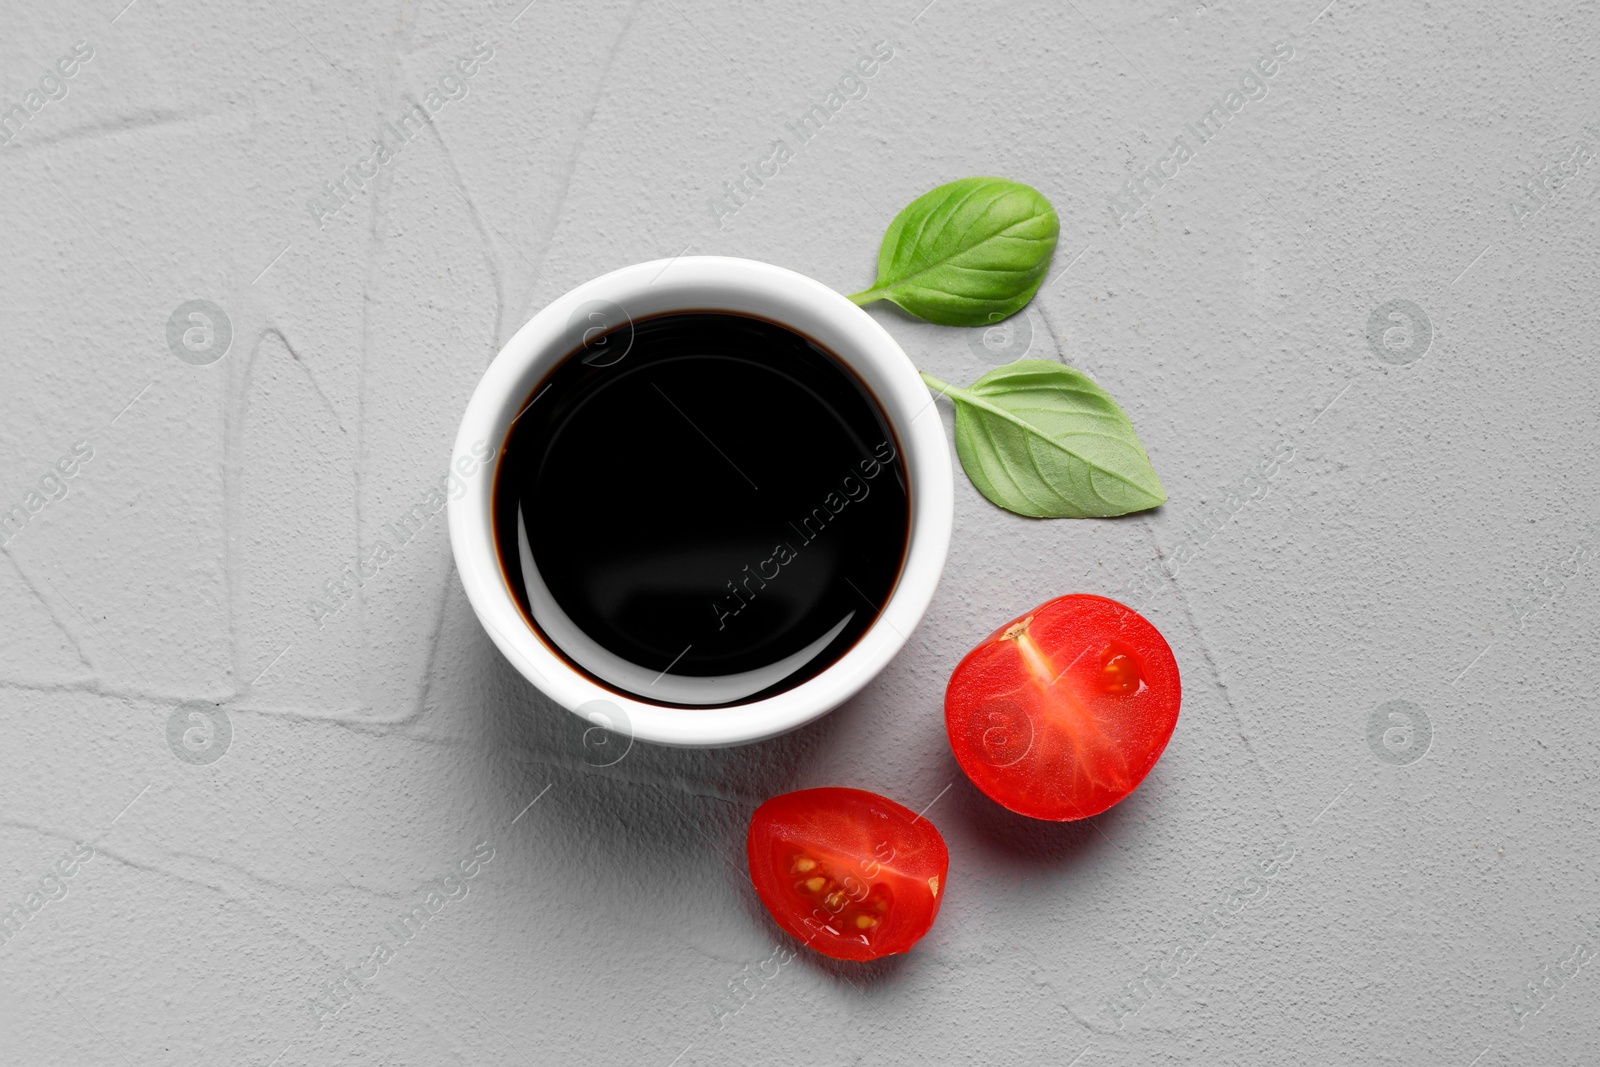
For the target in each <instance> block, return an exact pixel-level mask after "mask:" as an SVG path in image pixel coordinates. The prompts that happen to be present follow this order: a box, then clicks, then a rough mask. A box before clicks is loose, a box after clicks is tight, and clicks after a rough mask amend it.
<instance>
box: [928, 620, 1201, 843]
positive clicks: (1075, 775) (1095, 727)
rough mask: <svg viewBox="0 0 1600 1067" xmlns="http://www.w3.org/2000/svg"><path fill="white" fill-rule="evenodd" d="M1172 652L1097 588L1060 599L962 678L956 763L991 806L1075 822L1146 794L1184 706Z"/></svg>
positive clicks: (974, 656)
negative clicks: (1142, 790) (1095, 592)
mask: <svg viewBox="0 0 1600 1067" xmlns="http://www.w3.org/2000/svg"><path fill="white" fill-rule="evenodd" d="M1182 695H1183V692H1182V685H1181V683H1180V682H1179V678H1178V664H1177V661H1176V660H1174V659H1173V657H1172V649H1170V648H1169V647H1167V642H1166V640H1165V639H1164V638H1162V636H1161V634H1160V633H1159V632H1158V631H1157V630H1156V628H1155V627H1154V626H1152V625H1151V624H1150V622H1149V620H1147V619H1146V618H1145V617H1144V616H1143V615H1140V614H1139V613H1138V612H1136V611H1134V610H1133V609H1132V608H1129V607H1126V606H1125V605H1122V604H1119V603H1117V602H1116V601H1115V600H1108V599H1106V598H1105V597H1101V596H1092V595H1090V594H1087V593H1074V594H1072V595H1069V596H1063V597H1057V598H1055V599H1054V600H1050V601H1047V602H1046V603H1044V604H1041V605H1040V606H1039V607H1038V608H1036V609H1034V610H1033V611H1030V612H1029V613H1028V614H1027V615H1024V616H1021V617H1019V618H1016V619H1013V620H1011V621H1010V622H1008V623H1006V624H1005V625H1004V626H1001V627H1000V628H999V629H997V630H995V632H994V633H992V634H990V635H989V636H988V637H986V638H984V640H983V642H982V643H981V644H979V645H978V647H977V648H975V649H973V650H972V651H971V652H970V653H968V654H967V656H966V658H965V659H963V660H962V661H961V662H960V664H958V665H957V666H956V669H955V673H954V674H952V675H951V676H950V685H949V687H948V688H947V689H946V690H945V701H944V714H945V728H946V730H947V731H948V732H949V734H950V747H951V749H953V750H954V752H955V756H956V762H957V763H959V764H961V769H962V770H963V771H965V772H966V774H967V777H968V778H971V779H972V783H973V784H974V785H976V786H977V787H978V788H979V789H980V790H982V791H983V792H984V793H985V794H986V795H988V797H989V798H990V799H991V800H994V801H995V802H996V803H998V804H1000V805H1002V806H1004V807H1007V808H1009V809H1011V810H1012V811H1014V812H1017V813H1019V814H1021V815H1027V816H1029V817H1031V818H1035V819H1049V820H1052V821H1056V822H1064V821H1067V820H1070V819H1084V818H1088V817H1089V816H1091V815H1098V814H1099V813H1100V812H1102V811H1105V810H1106V809H1107V808H1109V807H1111V806H1112V805H1113V804H1115V803H1117V801H1119V800H1121V799H1122V798H1123V797H1125V796H1127V795H1128V794H1129V793H1131V792H1133V791H1134V790H1135V789H1137V788H1138V787H1139V783H1140V782H1142V781H1143V780H1144V777H1145V775H1147V774H1149V773H1150V768H1151V767H1154V766H1155V763H1156V760H1157V759H1159V758H1160V757H1161V753H1162V751H1163V750H1164V749H1165V748H1166V747H1167V741H1168V739H1169V738H1171V736H1172V729H1173V727H1174V726H1175V725H1177V722H1178V705H1179V703H1180V702H1181V700H1182Z"/></svg>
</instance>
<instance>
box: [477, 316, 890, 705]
mask: <svg viewBox="0 0 1600 1067" xmlns="http://www.w3.org/2000/svg"><path fill="white" fill-rule="evenodd" d="M907 485H908V480H907V477H906V470H905V464H904V461H903V460H902V458H901V456H900V453H899V446H898V445H897V443H896V439H895V436H894V434H893V432H892V431H891V430H890V428H889V424H888V420H887V419H886V418H885V417H884V415H883V412H882V410H881V409H880V408H879V406H878V404H877V402H876V401H875V400H874V399H873V397H872V395H871V393H870V392H869V391H868V390H867V388H866V387H865V386H864V385H863V384H862V383H861V381H860V380H859V379H858V378H857V377H856V376H855V374H854V373H853V372H852V371H850V370H849V369H848V368H847V367H846V366H845V365H844V364H843V363H842V362H841V361H840V360H839V359H838V357H836V356H834V355H833V354H832V353H830V352H828V351H827V350H826V349H824V348H823V347H821V346H820V345H818V344H816V343H815V342H814V341H812V340H810V339H809V338H807V337H804V336H802V335H801V334H799V333H796V332H794V331H792V330H790V329H788V328H787V327H784V326H781V325H778V324H777V323H773V322H769V321H767V320H765V319H760V318H755V317H752V316H747V315H740V314H733V313H728V312H712V311H691V312H677V313H672V314H664V315H658V316H654V317H650V318H643V319H639V320H637V321H635V322H632V323H629V324H627V325H626V326H623V327H621V328H619V329H615V330H611V331H608V332H605V333H597V334H596V335H595V336H593V337H590V338H589V339H588V341H587V342H586V343H585V344H584V345H583V346H582V347H581V348H579V349H578V350H576V351H575V352H573V353H571V354H570V355H568V356H567V357H566V358H565V359H564V360H563V361H562V362H561V363H560V364H559V365H558V366H557V367H556V368H555V370H554V371H552V372H551V373H550V374H549V375H548V376H547V377H546V378H545V380H544V381H543V382H541V383H540V384H539V385H538V387H536V388H535V390H534V391H533V392H532V394H530V397H529V399H528V401H526V402H525V404H524V408H523V411H522V414H521V415H519V416H518V417H517V419H516V421H515V422H514V423H513V424H512V427H511V431H510V433H509V434H508V436H507V439H506V442H505V446H504V451H503V454H502V457H501V460H500V462H499V464H497V471H496V480H495V490H494V512H495V541H496V547H497V551H498V552H499V556H500V562H501V566H502V568H503V570H504V572H505V575H506V580H507V582H508V583H509V585H510V587H511V589H512V592H513V593H514V595H515V596H516V598H517V600H518V602H519V604H520V605H521V607H522V610H523V612H524V614H525V615H526V616H527V618H528V619H529V621H530V623H532V625H533V626H534V627H535V629H537V630H538V631H539V632H540V633H541V634H542V635H543V636H544V638H545V640H546V642H547V643H548V644H550V645H551V647H552V648H554V649H555V650H556V651H557V652H558V653H559V654H560V655H562V657H563V658H565V659H566V660H567V661H568V662H570V663H572V664H573V666H575V667H576V668H578V669H579V670H580V671H582V672H583V673H585V674H587V675H589V676H590V677H591V678H593V679H594V680H596V681H597V682H599V683H600V684H602V685H604V686H606V687H608V688H610V689H612V690H615V691H619V692H623V693H627V694H630V695H633V696H636V697H638V698H640V699H643V700H647V701H650V702H652V703H659V704H683V705H699V706H715V705H725V704H733V703H741V702H745V701H749V700H754V699H759V698H761V697H766V696H771V695H773V694H776V693H780V692H783V691H784V690H787V689H790V688H793V687H794V686H796V685H799V684H800V683H802V682H804V681H805V680H807V679H808V678H811V677H814V676H815V675H816V674H818V673H819V672H821V671H822V670H824V669H826V668H827V667H828V666H829V665H830V664H832V663H834V662H836V661H837V660H838V659H839V658H840V657H841V656H842V655H844V653H845V652H846V651H848V650H849V648H850V647H851V646H852V645H853V644H854V643H855V641H856V640H857V639H858V638H859V637H860V636H861V635H862V634H863V633H864V632H865V631H866V630H867V628H868V627H870V626H871V624H872V623H873V621H874V620H875V619H876V618H877V616H878V613H879V612H880V611H881V610H882V608H883V606H884V604H885V603H887V601H888V599H889V596H890V594H891V593H892V592H893V590H894V586H895V582H896V580H897V579H898V577H899V574H900V570H901V566H902V564H903V562H904V559H905V554H906V547H907V541H908V537H909V531H910V501H909V496H908V491H907Z"/></svg>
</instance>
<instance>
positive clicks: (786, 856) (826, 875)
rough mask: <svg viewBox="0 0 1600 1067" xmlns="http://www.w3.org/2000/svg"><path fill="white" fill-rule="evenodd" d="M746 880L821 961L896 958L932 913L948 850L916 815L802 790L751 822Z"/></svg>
mask: <svg viewBox="0 0 1600 1067" xmlns="http://www.w3.org/2000/svg"><path fill="white" fill-rule="evenodd" d="M745 847H746V851H747V853H748V854H749V858H750V881H751V882H752V883H754V885H755V888H756V894H757V895H758V896H760V898H761V903H762V904H764V905H766V908H767V911H769V912H771V913H772V918H773V919H774V920H775V921H776V922H777V924H778V925H779V926H781V927H783V929H784V930H785V931H786V932H787V933H789V934H790V935H792V936H793V937H795V938H796V939H798V940H799V941H801V942H802V943H803V944H805V945H806V946H807V947H809V948H812V949H815V950H816V951H818V952H820V953H822V954H823V955H825V956H832V957H834V958H835V959H841V960H874V959H877V958H878V957H879V956H889V955H893V954H894V953H897V952H905V951H907V950H908V949H910V948H911V946H912V945H914V944H916V943H917V942H918V941H919V940H921V938H922V935H923V934H925V933H927V932H928V928H929V927H931V926H932V925H933V920H934V918H935V917H936V916H937V915H938V914H939V902H940V901H941V900H942V899H943V898H944V887H945V875H946V874H947V873H948V872H949V869H950V853H949V851H948V850H946V848H945V845H944V838H943V837H941V836H939V831H938V830H936V829H934V827H933V824H932V823H930V822H929V821H928V820H927V819H925V818H919V817H918V816H917V815H916V814H915V813H914V812H912V811H910V810H909V809H907V808H904V807H902V806H901V805H899V804H896V803H895V802H894V801H892V800H890V799H888V798H887V797H881V796H879V795H878V794H876V793H869V792H867V791H866V790H864V789H841V788H837V787H828V788H823V789H802V790H800V791H799V792H795V793H784V794H783V795H781V796H776V797H773V798H772V799H771V800H768V801H767V802H766V803H764V804H762V805H761V806H760V807H759V808H757V809H756V811H755V814H754V815H753V816H751V818H750V834H749V837H748V839H747V841H746V846H745Z"/></svg>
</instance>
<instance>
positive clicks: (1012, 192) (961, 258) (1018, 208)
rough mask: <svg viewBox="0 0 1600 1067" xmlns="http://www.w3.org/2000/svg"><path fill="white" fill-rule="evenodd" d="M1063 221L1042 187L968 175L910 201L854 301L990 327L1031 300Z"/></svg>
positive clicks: (948, 321)
mask: <svg viewBox="0 0 1600 1067" xmlns="http://www.w3.org/2000/svg"><path fill="white" fill-rule="evenodd" d="M1060 230H1061V224H1060V222H1059V221H1057V219H1056V212H1055V209H1054V208H1052V207H1051V206H1050V201H1048V200H1046V199H1045V198H1044V196H1043V195H1042V194H1041V193H1040V192H1039V191H1038V190H1037V189H1033V188H1030V187H1028V186H1026V185H1022V184H1020V183H1018V182H1013V181H1007V180H1006V179H1005V178H962V179H961V180H960V181H954V182H951V183H950V184H949V185H941V186H939V188H937V189H934V190H933V191H932V192H928V193H924V194H922V195H921V196H919V197H917V198H916V199H915V200H913V201H911V203H910V204H909V205H907V206H906V209H905V210H904V211H902V212H900V214H898V215H896V216H895V218H894V221H893V222H892V223H890V224H889V230H888V232H887V233H885V234H884V235H883V247H882V248H881V249H880V250H879V251H878V280H877V283H876V284H874V285H873V287H872V288H871V289H867V290H864V291H863V292H859V293H856V294H855V295H854V296H852V297H851V298H850V299H851V300H854V301H855V302H856V303H857V304H870V303H872V302H873V301H875V300H892V301H894V302H895V303H896V304H899V305H900V306H901V307H903V308H905V309H906V310H907V311H909V312H911V314H913V315H916V316H918V317H919V318H924V319H927V320H928V321H930V322H937V323H939V324H940V325H942V326H988V325H991V324H993V323H996V322H999V321H1000V320H1001V319H1004V318H1008V317H1010V316H1011V315H1014V314H1016V313H1017V312H1018V311H1021V310H1022V309H1023V308H1024V307H1026V306H1027V304H1028V301H1030V300H1032V299H1033V294H1034V293H1036V292H1038V290H1039V283H1040V282H1042V281H1044V275H1045V270H1046V268H1048V267H1049V265H1050V254H1051V253H1052V252H1054V251H1055V250H1056V235H1057V234H1058V233H1059V232H1060Z"/></svg>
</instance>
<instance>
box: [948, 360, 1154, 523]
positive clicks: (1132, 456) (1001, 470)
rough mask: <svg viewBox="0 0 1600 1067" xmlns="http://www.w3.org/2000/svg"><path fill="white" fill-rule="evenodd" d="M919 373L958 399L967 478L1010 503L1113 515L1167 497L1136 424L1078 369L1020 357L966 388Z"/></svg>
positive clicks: (1052, 513) (1063, 515) (1048, 513)
mask: <svg viewBox="0 0 1600 1067" xmlns="http://www.w3.org/2000/svg"><path fill="white" fill-rule="evenodd" d="M922 380H923V381H925V382H927V383H928V385H929V386H931V387H932V388H934V389H937V390H938V391H939V392H941V393H944V394H945V395H946V396H948V397H949V398H950V399H951V400H952V401H954V402H955V406H956V453H957V454H958V455H959V456H960V457H961V466H962V467H963V468H965V469H966V472H967V477H969V478H971V479H972V484H974V485H976V486H977V487H978V489H979V491H980V492H982V493H983V495H984V496H986V497H988V498H989V499H990V500H992V501H994V502H995V503H996V504H999V505H1000V506H1001V507H1003V508H1005V509H1007V510H1008V511H1014V512H1016V513H1017V514H1019V515H1029V516H1032V517H1034V518H1047V519H1083V518H1107V517H1109V516H1112V515H1126V514H1128V513H1129V512H1132V511H1143V510H1145V509H1146V508H1153V507H1155V506H1157V505H1158V504H1161V503H1163V502H1164V501H1165V500H1166V499H1167V494H1166V491H1165V490H1164V489H1162V488H1161V479H1159V478H1157V477H1156V472H1155V469H1154V468H1153V467H1151V466H1150V457H1149V456H1147V455H1145V451H1144V446H1143V445H1141V444H1140V443H1139V437H1138V435H1137V434H1136V433H1134V430H1133V423H1132V422H1131V421H1129V419H1128V416H1127V415H1126V414H1125V413H1124V412H1123V410H1122V409H1121V408H1120V407H1118V406H1117V402H1116V401H1115V400H1113V399H1111V395H1110V394H1109V393H1107V392H1106V391H1105V390H1104V389H1102V388H1100V387H1099V386H1098V385H1096V384H1095V383H1094V382H1093V381H1091V380H1090V379H1089V376H1088V375H1086V374H1084V373H1083V372H1082V371H1078V370H1074V369H1073V368H1071V367H1068V366H1064V365H1063V364H1060V363H1052V362H1050V361H1048V360H1042V359H1023V360H1018V361H1017V362H1015V363H1010V364H1007V365H1006V366H1004V367H999V368H996V369H995V370H992V371H990V372H989V373H988V374H985V375H984V376H983V377H982V378H979V379H978V380H977V381H976V382H974V383H973V384H972V386H971V387H970V388H967V389H957V388H955V387H953V386H949V385H946V384H945V383H944V382H941V381H940V380H939V379H937V378H934V377H932V376H930V375H927V374H924V375H923V376H922Z"/></svg>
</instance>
